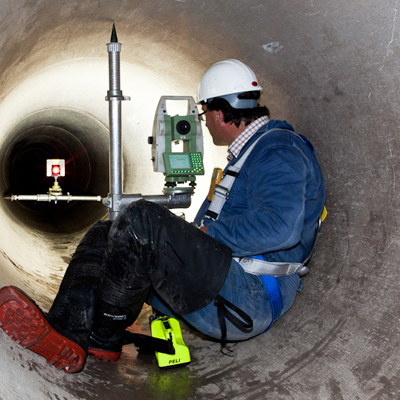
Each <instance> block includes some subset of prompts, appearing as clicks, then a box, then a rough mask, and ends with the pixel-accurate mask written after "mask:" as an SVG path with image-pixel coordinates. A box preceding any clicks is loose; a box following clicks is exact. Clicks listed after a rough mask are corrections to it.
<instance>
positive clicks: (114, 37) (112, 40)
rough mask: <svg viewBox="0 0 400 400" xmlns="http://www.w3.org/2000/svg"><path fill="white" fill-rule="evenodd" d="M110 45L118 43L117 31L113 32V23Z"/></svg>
mask: <svg viewBox="0 0 400 400" xmlns="http://www.w3.org/2000/svg"><path fill="white" fill-rule="evenodd" d="M110 41H111V43H118V37H117V31H116V30H115V24H114V22H113V28H112V32H111V40H110Z"/></svg>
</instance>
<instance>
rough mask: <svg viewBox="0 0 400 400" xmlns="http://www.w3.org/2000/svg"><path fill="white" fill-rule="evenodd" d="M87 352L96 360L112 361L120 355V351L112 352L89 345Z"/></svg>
mask: <svg viewBox="0 0 400 400" xmlns="http://www.w3.org/2000/svg"><path fill="white" fill-rule="evenodd" d="M88 354H91V355H92V356H94V358H95V359H96V360H103V361H112V362H115V361H118V360H119V358H120V357H121V352H120V351H115V352H114V351H108V350H102V349H94V348H92V347H89V349H88Z"/></svg>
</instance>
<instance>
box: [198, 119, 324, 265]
mask: <svg viewBox="0 0 400 400" xmlns="http://www.w3.org/2000/svg"><path fill="white" fill-rule="evenodd" d="M275 128H276V130H272V131H271V132H269V133H268V134H267V135H264V137H263V138H261V139H260V141H259V142H258V143H257V145H256V146H255V148H254V149H253V151H252V152H251V154H250V155H249V157H248V158H247V160H246V161H245V163H244V165H243V167H242V169H241V171H240V173H239V176H238V177H237V179H236V180H235V183H234V184H233V186H232V189H231V191H230V194H229V198H228V200H227V201H226V203H225V205H224V207H223V209H222V211H221V213H220V215H219V219H218V220H217V221H214V222H213V221H210V220H208V221H206V222H205V223H206V224H207V233H208V234H209V235H210V236H212V237H214V238H215V239H217V240H218V241H220V242H222V243H224V244H225V245H227V246H229V247H230V248H231V249H232V252H233V255H234V256H235V257H244V256H254V255H262V256H263V257H264V259H266V260H268V261H286V262H289V261H290V262H302V261H304V259H305V258H306V257H307V256H308V254H309V253H310V252H311V250H312V248H313V245H314V241H315V238H316V233H317V232H316V227H317V225H318V220H319V218H320V216H321V213H322V210H323V207H324V203H325V184H324V180H323V177H322V173H321V170H320V167H319V165H318V162H317V159H316V157H315V154H314V152H313V149H312V146H310V145H308V144H306V143H305V142H304V141H303V140H302V139H301V138H299V137H298V136H296V135H294V134H292V133H290V132H287V131H286V130H290V131H293V127H292V126H291V125H289V124H288V123H286V122H285V121H277V120H272V121H269V122H268V124H266V125H265V126H263V127H262V128H261V129H259V131H258V132H257V133H256V134H255V135H254V136H253V137H252V138H251V139H250V141H249V142H248V143H247V144H246V146H245V147H244V149H243V150H242V151H241V153H240V154H239V157H238V158H236V159H234V160H232V161H230V163H229V164H228V166H229V165H231V164H234V163H235V162H237V161H238V159H240V157H241V156H243V154H244V153H245V151H246V149H247V148H248V147H249V146H250V145H251V144H252V143H253V142H254V141H255V140H256V139H257V138H258V137H259V136H260V135H261V134H262V133H264V132H266V131H268V130H271V129H275ZM282 129H285V130H282ZM208 207H209V201H207V199H206V200H205V201H204V203H203V204H202V206H201V207H200V210H199V212H198V214H197V216H196V219H195V222H196V221H199V220H201V219H202V218H203V217H204V214H205V212H206V211H207V209H208Z"/></svg>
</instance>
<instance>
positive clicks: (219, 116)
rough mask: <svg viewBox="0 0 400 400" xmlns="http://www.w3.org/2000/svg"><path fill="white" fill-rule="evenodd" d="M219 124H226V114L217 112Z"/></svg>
mask: <svg viewBox="0 0 400 400" xmlns="http://www.w3.org/2000/svg"><path fill="white" fill-rule="evenodd" d="M216 118H217V122H218V123H219V124H220V125H221V124H222V123H224V113H223V111H221V110H217V115H216Z"/></svg>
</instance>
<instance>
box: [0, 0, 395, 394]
mask: <svg viewBox="0 0 400 400" xmlns="http://www.w3.org/2000/svg"><path fill="white" fill-rule="evenodd" d="M398 6H399V4H398V0H392V1H389V0H378V1H374V2H372V1H365V0H353V1H345V0H338V1H335V2H329V1H326V0H308V1H304V2H297V1H295V0H285V1H282V0H280V1H278V0H268V1H266V0H264V1H260V0H258V1H257V0H248V1H246V2H243V1H238V0H229V1H228V0H220V1H215V2H211V1H206V0H157V1H156V0H146V1H137V0H133V1H130V2H125V1H116V0H111V1H110V0H109V1H102V0H98V1H89V0H82V1H79V2H77V1H71V2H62V1H58V0H53V1H51V2H49V1H44V0H36V1H34V0H30V1H28V0H27V1H22V0H17V1H15V0H4V1H2V2H1V3H0V12H1V13H0V15H1V19H0V48H1V53H2V54H1V58H0V85H1V92H0V121H1V126H0V155H1V176H0V189H1V191H2V195H5V194H7V192H8V191H10V190H12V189H13V188H17V189H18V190H21V187H24V185H27V187H28V188H30V189H32V190H33V187H32V182H31V181H32V180H33V181H34V180H35V178H32V177H34V175H27V176H28V177H29V178H27V180H26V181H25V183H24V182H22V183H21V182H15V181H16V180H17V181H18V180H20V179H23V177H21V175H20V173H18V174H17V173H16V172H15V173H16V174H17V175H13V171H15V170H20V169H23V167H25V166H28V165H31V164H29V163H31V162H32V160H37V159H39V158H40V157H42V156H43V155H46V154H52V153H53V152H54V151H55V150H56V149H57V150H59V149H60V148H64V150H65V154H70V153H76V152H77V151H78V152H80V154H82V156H81V157H80V158H79V160H78V159H77V160H76V163H75V164H74V166H73V169H72V171H73V174H72V175H73V176H72V177H70V180H69V181H68V185H70V187H71V192H72V191H73V190H74V189H75V190H79V191H80V192H82V193H86V194H98V193H99V194H101V195H105V194H106V193H107V191H108V183H107V182H106V181H107V178H108V172H107V168H108V166H107V157H108V155H107V153H108V148H107V146H108V137H107V135H108V133H107V126H108V103H107V102H105V101H104V96H105V95H106V91H107V90H108V73H107V68H108V64H107V52H106V43H108V42H109V39H110V32H111V26H112V22H115V23H116V27H117V33H118V39H119V41H120V42H121V43H122V53H121V61H122V75H121V88H122V90H123V92H124V94H125V95H129V96H131V97H132V100H131V101H130V102H124V103H123V105H122V112H123V137H124V166H125V170H124V173H125V175H124V184H125V192H126V193H143V194H159V193H160V191H161V188H162V184H163V178H162V176H161V174H156V173H153V171H152V165H151V162H150V160H149V158H150V148H149V146H148V145H147V136H149V135H151V129H152V123H153V116H154V112H155V108H156V105H157V102H158V99H159V97H160V95H165V94H172V95H177V94H179V95H193V96H194V95H195V92H196V87H197V83H198V81H199V79H200V77H201V75H202V73H203V72H204V71H205V70H206V69H207V67H208V66H210V65H211V64H213V63H214V62H216V61H219V60H222V59H226V58H238V59H240V60H242V61H244V62H246V63H248V64H249V65H250V66H251V67H252V68H253V69H254V71H255V72H256V74H257V76H258V78H259V81H260V82H261V85H262V86H263V87H264V93H263V96H262V102H263V103H264V104H266V105H267V106H268V107H269V108H270V110H271V114H272V116H273V118H276V119H286V120H287V121H288V122H290V123H291V124H293V125H294V127H295V129H296V130H297V131H298V132H299V133H301V134H304V135H306V136H307V137H308V138H309V139H310V140H311V141H312V143H313V144H314V146H315V148H316V152H317V155H318V159H319V161H320V164H321V167H322V170H323V172H324V176H325V180H326V185H327V208H328V213H329V214H328V218H327V220H326V222H325V223H324V224H323V229H322V231H321V234H320V237H319V242H318V246H317V249H316V252H315V254H314V257H313V259H312V262H311V273H310V274H309V275H308V276H307V277H306V278H305V279H304V280H303V284H304V285H303V291H302V293H301V294H299V296H298V299H297V301H296V303H295V305H294V307H293V308H292V310H291V311H290V312H289V313H288V314H287V315H286V316H285V317H284V318H283V319H282V320H280V321H278V322H277V324H276V325H275V326H274V328H273V329H272V330H271V331H270V332H268V333H267V334H265V335H263V336H260V337H257V338H255V339H253V340H251V341H249V342H246V343H242V344H240V345H237V346H235V351H236V355H235V357H234V358H233V359H232V358H229V357H223V356H222V355H221V354H220V353H219V351H218V349H219V348H218V346H217V345H216V344H212V343H211V344H210V342H207V341H204V340H203V339H199V338H198V337H196V336H194V335H191V334H190V333H187V335H188V336H187V337H188V344H189V346H192V347H191V348H192V350H193V351H192V353H193V357H194V360H195V362H193V363H192V364H191V365H190V366H189V367H187V368H186V372H173V373H172V372H171V373H170V374H169V375H167V374H161V373H160V374H159V375H158V374H156V375H154V371H153V370H152V368H155V367H154V366H142V365H140V366H138V365H137V362H136V364H135V366H136V367H138V368H137V370H135V371H136V372H135V373H133V372H132V370H133V369H131V370H129V371H128V370H127V369H124V368H123V367H122V365H123V364H121V363H120V364H118V366H110V365H107V364H106V366H105V367H98V366H97V364H95V363H89V365H88V366H87V368H86V369H85V371H84V372H82V373H81V374H78V375H74V376H67V375H65V374H62V375H60V373H58V372H57V371H52V370H51V369H50V368H46V367H45V366H44V365H45V363H44V362H42V360H41V359H40V360H38V357H36V356H35V355H33V354H30V353H29V352H23V356H22V355H21V354H22V353H21V352H22V351H21V350H20V349H19V348H18V347H17V346H15V345H14V343H13V342H12V341H11V340H9V338H8V337H6V336H5V335H0V345H1V348H2V351H1V354H2V356H1V357H0V367H1V372H2V373H1V378H0V389H1V394H0V398H4V399H11V398H12V399H15V398H51V399H53V398H54V399H55V398H92V397H93V398H94V397H96V396H95V395H94V394H93V393H94V392H93V390H94V389H93V388H94V386H97V387H100V388H101V391H102V393H103V395H104V396H106V397H104V398H125V396H126V394H127V393H128V394H130V395H132V394H133V393H136V394H140V397H141V398H152V399H158V398H182V399H184V398H185V399H187V398H210V396H212V397H213V398H218V399H223V398H226V399H228V398H229V399H233V398H235V399H259V398H269V399H394V398H398V397H399V396H400V385H399V383H398V376H399V357H400V352H399V349H398V346H399V339H400V336H399V329H400V325H399V322H398V320H399V318H398V317H399V311H398V310H399V306H400V304H399V303H400V296H399V281H400V279H399V278H400V277H399V269H398V263H399V259H400V248H399V227H398V226H399V217H400V215H399V211H398V206H399V200H398V196H397V193H398V188H397V186H398V184H397V174H398V170H399V160H400V158H399V155H400V142H399V138H398V129H399V117H398V105H399V94H398V90H397V86H398V83H399V74H398V70H399V69H398V68H399V56H400V50H399V44H400V43H399V30H398V20H397V18H398ZM204 134H205V153H206V168H207V171H208V172H207V173H208V175H207V176H206V177H204V178H199V179H198V181H199V184H198V188H197V190H196V194H195V196H194V200H193V206H192V207H191V209H189V210H187V211H185V213H186V215H187V218H188V219H191V218H192V216H193V215H194V212H195V209H196V206H197V205H198V204H199V203H200V201H201V200H202V197H203V194H204V193H205V192H206V191H207V188H208V184H209V176H210V173H211V170H212V168H213V167H214V166H223V165H224V163H225V161H224V155H225V149H224V148H222V149H220V148H218V149H215V148H214V147H213V146H212V145H211V142H210V139H209V137H208V132H207V131H206V129H205V130H204ZM41 144H42V146H41ZM80 150H81V151H80ZM59 151H61V150H59ZM38 154H39V155H38ZM30 157H31V158H30ZM35 157H36V158H35ZM21 160H22V161H21ZM13 165H14V166H15V165H17V166H18V168H14V169H13ZM37 170H40V167H37ZM43 173H44V172H43ZM43 176H44V175H43ZM17 178H18V179H17ZM38 184H39V179H38ZM40 184H41V185H47V181H45V182H41V183H40ZM65 184H67V182H65ZM14 194H15V193H14ZM29 207H31V208H29ZM32 207H34V206H33V205H30V206H27V205H21V204H18V203H13V204H11V203H10V202H9V201H6V200H0V224H1V227H2V229H1V230H0V284H1V285H6V284H15V285H17V286H19V287H21V288H23V289H24V290H26V291H27V292H28V293H29V294H30V295H32V296H33V297H34V298H36V299H37V300H38V303H39V304H40V305H41V306H42V307H43V308H44V309H46V308H47V307H49V305H50V304H51V300H52V299H53V298H54V295H55V293H56V291H57V287H58V285H59V282H60V279H61V277H62V275H63V271H64V270H65V268H66V266H67V263H68V260H69V257H70V255H71V253H72V252H73V250H74V247H75V245H76V243H77V241H78V240H79V238H80V237H81V235H82V234H83V232H84V230H85V229H86V228H87V227H88V226H89V225H90V224H91V223H93V222H94V221H95V220H96V219H97V218H100V217H102V216H104V215H105V212H106V210H105V209H104V208H103V207H102V206H101V205H91V207H88V206H87V205H77V206H76V205H68V206H66V205H62V206H61V208H59V209H56V208H55V207H51V206H50V208H47V209H46V208H44V207H42V209H38V210H33V209H32ZM185 337H186V336H185ZM27 353H28V355H27ZM25 359H28V363H27V364H26V363H25V362H24V361H23V360H25ZM123 360H125V362H126V363H128V364H129V363H131V364H129V365H130V367H132V362H134V361H132V360H130V361H129V362H128V360H127V359H123ZM38 366H39V367H38ZM102 368H103V369H102ZM132 368H133V367H132ZM110 371H111V372H110ZM118 371H120V372H121V371H122V372H123V373H124V374H123V375H124V376H125V378H120V375H118V374H117V372H118ZM187 371H189V372H187ZM102 374H103V375H102ZM115 374H116V375H115ZM117 375H118V376H117ZM104 376H106V377H107V379H103V377H104ZM154 376H156V378H154ZM126 377H127V378H126ZM155 379H156V381H155ZM16 380H18V384H17V383H12V384H10V382H16ZM116 382H117V383H118V384H116ZM155 382H156V383H155ZM160 382H162V383H163V385H164V386H162V385H161V384H160ZM188 382H189V383H188ZM165 385H166V387H167V388H170V387H174V388H175V392H174V394H171V393H169V392H168V391H167V392H165V391H164V392H163V389H162V388H163V387H165ZM169 385H171V386H169ZM154 387H156V388H158V389H159V390H158V391H157V390H153V389H154ZM177 387H179V388H181V389H180V391H178V392H176V390H177V389H176V388H177ZM152 388H153V389H152ZM182 388H183V389H182ZM169 396H170V397H169ZM97 398H99V397H97ZM100 398H102V397H101V396H100Z"/></svg>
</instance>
